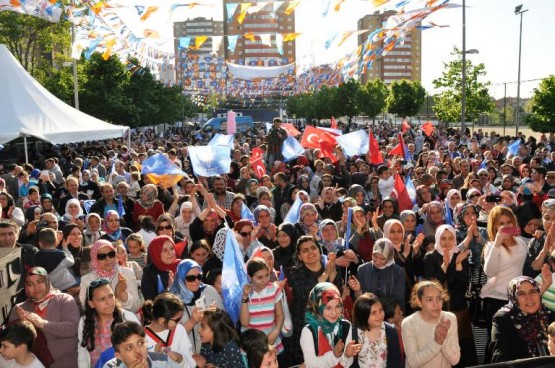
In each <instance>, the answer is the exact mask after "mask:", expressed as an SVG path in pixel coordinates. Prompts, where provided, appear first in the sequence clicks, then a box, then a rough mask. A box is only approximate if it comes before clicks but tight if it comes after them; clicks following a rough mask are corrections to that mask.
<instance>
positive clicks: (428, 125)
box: [422, 121, 434, 137]
mask: <svg viewBox="0 0 555 368" xmlns="http://www.w3.org/2000/svg"><path fill="white" fill-rule="evenodd" d="M422 130H423V131H424V133H426V135H427V136H428V137H429V136H431V135H432V133H433V132H434V125H433V124H432V122H431V121H427V122H425V123H424V124H423V125H422Z"/></svg>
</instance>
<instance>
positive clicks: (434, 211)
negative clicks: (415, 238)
mask: <svg viewBox="0 0 555 368" xmlns="http://www.w3.org/2000/svg"><path fill="white" fill-rule="evenodd" d="M420 211H422V213H424V214H425V217H424V224H423V226H422V232H423V233H424V236H435V234H436V230H437V228H438V227H439V226H440V225H442V224H444V223H445V212H444V210H443V205H442V204H441V203H440V202H438V201H432V202H430V203H427V204H425V205H424V207H422V208H421V209H420ZM420 211H419V212H420Z"/></svg>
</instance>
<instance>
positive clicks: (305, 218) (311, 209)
mask: <svg viewBox="0 0 555 368" xmlns="http://www.w3.org/2000/svg"><path fill="white" fill-rule="evenodd" d="M295 230H297V234H299V236H303V235H312V236H314V237H315V238H316V240H318V241H319V240H320V237H319V236H318V210H316V206H315V205H313V204H312V203H304V204H302V205H301V208H300V209H299V220H298V221H297V223H296V224H295Z"/></svg>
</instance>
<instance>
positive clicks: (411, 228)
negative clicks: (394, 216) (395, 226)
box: [399, 210, 422, 239]
mask: <svg viewBox="0 0 555 368" xmlns="http://www.w3.org/2000/svg"><path fill="white" fill-rule="evenodd" d="M399 221H401V223H402V224H403V227H404V228H405V238H407V237H408V236H409V235H412V237H413V239H415V238H416V236H417V235H418V234H421V233H422V225H421V224H418V217H417V216H416V214H415V213H414V212H413V211H411V210H404V211H401V213H400V214H399Z"/></svg>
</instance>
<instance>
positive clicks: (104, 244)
mask: <svg viewBox="0 0 555 368" xmlns="http://www.w3.org/2000/svg"><path fill="white" fill-rule="evenodd" d="M102 248H110V251H112V250H113V251H114V252H115V251H116V248H115V247H114V246H113V245H112V243H110V242H109V241H108V240H104V239H99V240H97V241H95V242H94V243H93V245H92V247H91V269H92V270H93V271H94V272H96V274H97V275H98V276H100V277H105V278H107V279H110V280H111V279H112V278H113V277H114V275H115V274H116V272H117V271H118V263H117V262H114V268H113V269H111V270H110V271H105V270H103V269H101V268H100V265H99V264H98V259H96V255H97V254H98V251H99V250H100V249H102Z"/></svg>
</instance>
